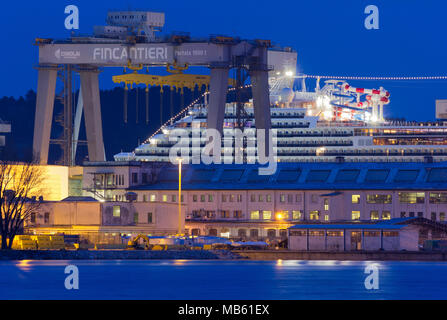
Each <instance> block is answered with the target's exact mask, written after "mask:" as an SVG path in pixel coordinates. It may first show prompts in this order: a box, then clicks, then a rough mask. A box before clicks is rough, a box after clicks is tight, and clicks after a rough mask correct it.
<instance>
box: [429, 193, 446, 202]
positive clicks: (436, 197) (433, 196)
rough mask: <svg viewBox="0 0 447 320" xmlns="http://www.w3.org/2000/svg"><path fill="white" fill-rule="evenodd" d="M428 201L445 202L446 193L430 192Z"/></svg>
mask: <svg viewBox="0 0 447 320" xmlns="http://www.w3.org/2000/svg"><path fill="white" fill-rule="evenodd" d="M430 203H436V204H447V193H445V192H437V193H432V192H430Z"/></svg>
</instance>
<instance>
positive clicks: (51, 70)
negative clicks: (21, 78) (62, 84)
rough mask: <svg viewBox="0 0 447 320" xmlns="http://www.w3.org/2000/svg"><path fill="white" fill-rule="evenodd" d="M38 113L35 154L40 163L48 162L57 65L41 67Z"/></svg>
mask: <svg viewBox="0 0 447 320" xmlns="http://www.w3.org/2000/svg"><path fill="white" fill-rule="evenodd" d="M38 72H39V75H38V84H37V97H36V115H35V118H34V138H33V156H34V157H35V160H36V161H38V163H40V164H47V162H48V150H49V146H50V133H51V123H52V121H53V108H54V96H55V90H56V78H57V67H56V66H41V67H39V71H38Z"/></svg>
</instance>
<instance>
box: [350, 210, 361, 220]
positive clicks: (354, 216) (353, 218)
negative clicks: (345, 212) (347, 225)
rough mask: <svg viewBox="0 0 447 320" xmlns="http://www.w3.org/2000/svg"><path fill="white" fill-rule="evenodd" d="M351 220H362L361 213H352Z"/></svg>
mask: <svg viewBox="0 0 447 320" xmlns="http://www.w3.org/2000/svg"><path fill="white" fill-rule="evenodd" d="M351 219H352V220H360V211H352V212H351Z"/></svg>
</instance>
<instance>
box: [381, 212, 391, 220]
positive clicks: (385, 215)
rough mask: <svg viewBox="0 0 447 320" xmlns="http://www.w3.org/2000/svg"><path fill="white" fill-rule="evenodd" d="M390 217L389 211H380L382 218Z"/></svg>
mask: <svg viewBox="0 0 447 320" xmlns="http://www.w3.org/2000/svg"><path fill="white" fill-rule="evenodd" d="M390 219H391V212H389V211H382V220H390Z"/></svg>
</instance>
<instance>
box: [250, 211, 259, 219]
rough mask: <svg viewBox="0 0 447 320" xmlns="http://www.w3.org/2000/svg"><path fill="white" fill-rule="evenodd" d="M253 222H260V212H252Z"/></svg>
mask: <svg viewBox="0 0 447 320" xmlns="http://www.w3.org/2000/svg"><path fill="white" fill-rule="evenodd" d="M250 219H251V220H259V210H256V211H252V212H250Z"/></svg>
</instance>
